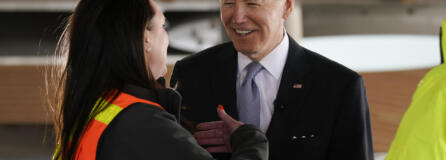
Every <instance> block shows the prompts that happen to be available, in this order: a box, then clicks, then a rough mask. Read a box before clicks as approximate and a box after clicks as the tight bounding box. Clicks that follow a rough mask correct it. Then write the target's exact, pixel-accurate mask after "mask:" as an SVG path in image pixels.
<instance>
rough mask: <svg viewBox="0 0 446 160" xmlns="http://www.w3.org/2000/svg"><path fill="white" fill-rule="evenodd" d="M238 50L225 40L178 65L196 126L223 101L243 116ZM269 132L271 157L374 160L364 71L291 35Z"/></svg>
mask: <svg viewBox="0 0 446 160" xmlns="http://www.w3.org/2000/svg"><path fill="white" fill-rule="evenodd" d="M236 76H237V51H236V50H235V49H234V46H233V44H232V43H225V44H221V45H218V46H215V47H212V48H209V49H206V50H204V51H202V52H200V53H197V54H195V55H192V56H189V57H187V58H185V59H183V60H181V61H178V62H177V63H176V64H175V68H174V72H173V76H172V79H171V86H176V87H177V90H178V91H179V92H180V93H181V94H182V96H183V105H184V106H183V107H182V109H183V110H182V111H181V112H182V114H183V116H182V117H183V118H182V119H185V120H188V121H187V123H185V124H189V127H191V129H192V130H193V128H192V127H193V126H194V125H195V124H196V123H201V122H207V121H214V120H216V119H217V114H215V112H214V108H215V106H217V105H218V104H222V105H223V106H225V109H226V110H227V112H228V113H229V114H230V115H231V116H233V117H238V113H237V106H236V104H237V103H236V99H237V98H236ZM274 106H275V107H274V113H273V116H272V119H271V123H270V126H269V128H268V130H267V133H266V135H267V137H268V141H269V145H270V148H269V149H270V160H284V159H305V160H328V159H330V160H373V144H372V134H371V129H370V118H369V107H368V103H367V98H366V91H365V87H364V84H363V80H362V78H361V76H360V75H358V74H357V73H355V72H354V71H352V70H350V69H348V68H346V67H344V66H342V65H340V64H338V63H336V62H334V61H331V60H329V59H327V58H325V57H323V56H321V55H319V54H317V53H314V52H312V51H310V50H307V49H305V48H303V47H301V46H299V45H298V44H297V43H296V42H295V41H294V40H293V39H291V38H290V44H289V51H288V57H287V60H286V64H285V68H284V70H283V74H282V79H281V82H280V87H279V91H278V93H277V99H276V100H275V103H274Z"/></svg>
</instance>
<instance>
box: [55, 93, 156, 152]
mask: <svg viewBox="0 0 446 160" xmlns="http://www.w3.org/2000/svg"><path fill="white" fill-rule="evenodd" d="M99 101H100V100H98V102H99ZM106 101H107V103H105V104H101V106H106V108H105V109H104V110H103V111H101V112H100V113H99V114H97V115H95V116H94V118H93V119H91V120H90V121H89V122H88V124H87V125H88V127H87V129H86V130H85V131H84V132H83V133H82V136H81V137H80V139H79V145H78V146H77V149H76V153H75V157H74V159H75V160H95V159H96V149H97V147H98V143H99V139H100V138H101V135H102V133H103V132H104V130H105V129H106V128H107V127H108V124H109V123H110V122H111V121H112V120H113V119H114V118H115V117H116V116H117V115H118V114H119V113H120V112H121V111H122V110H124V109H125V108H127V107H129V106H130V105H132V104H135V103H145V104H149V105H153V106H156V107H159V108H161V109H163V110H164V108H163V107H162V106H161V105H159V104H158V103H155V102H152V101H149V100H145V99H141V98H137V97H135V96H133V95H130V94H127V93H124V92H120V93H119V95H118V97H116V99H115V100H114V101H113V102H112V103H110V99H108V100H106ZM98 104H99V103H98ZM59 145H60V144H59ZM59 145H58V146H57V148H56V153H55V154H54V155H58V154H60V153H59V152H60V146H59ZM53 159H58V160H62V157H61V156H59V157H58V158H56V157H53Z"/></svg>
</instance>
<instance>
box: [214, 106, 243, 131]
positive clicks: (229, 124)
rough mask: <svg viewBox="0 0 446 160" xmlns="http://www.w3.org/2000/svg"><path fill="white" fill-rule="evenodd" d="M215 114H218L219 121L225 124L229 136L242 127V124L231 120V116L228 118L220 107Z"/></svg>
mask: <svg viewBox="0 0 446 160" xmlns="http://www.w3.org/2000/svg"><path fill="white" fill-rule="evenodd" d="M217 112H218V116H219V117H220V119H221V120H223V122H225V125H226V126H227V127H228V128H229V130H230V133H231V134H232V133H233V132H234V131H235V130H236V129H237V128H238V127H240V126H241V125H243V123H242V122H240V121H237V120H235V119H233V118H232V117H231V116H229V115H228V114H226V112H225V110H224V108H223V106H222V105H219V106H218V109H217Z"/></svg>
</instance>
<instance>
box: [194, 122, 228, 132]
mask: <svg viewBox="0 0 446 160" xmlns="http://www.w3.org/2000/svg"><path fill="white" fill-rule="evenodd" d="M224 126H225V123H224V122H223V121H213V122H204V123H200V124H197V126H196V128H197V129H198V130H211V129H220V128H224Z"/></svg>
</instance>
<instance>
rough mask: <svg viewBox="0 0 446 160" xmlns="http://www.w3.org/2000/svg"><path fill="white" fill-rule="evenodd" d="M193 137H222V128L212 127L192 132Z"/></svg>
mask: <svg viewBox="0 0 446 160" xmlns="http://www.w3.org/2000/svg"><path fill="white" fill-rule="evenodd" d="M194 137H195V139H205V138H218V137H223V130H221V129H213V130H207V131H199V132H195V133H194Z"/></svg>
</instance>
